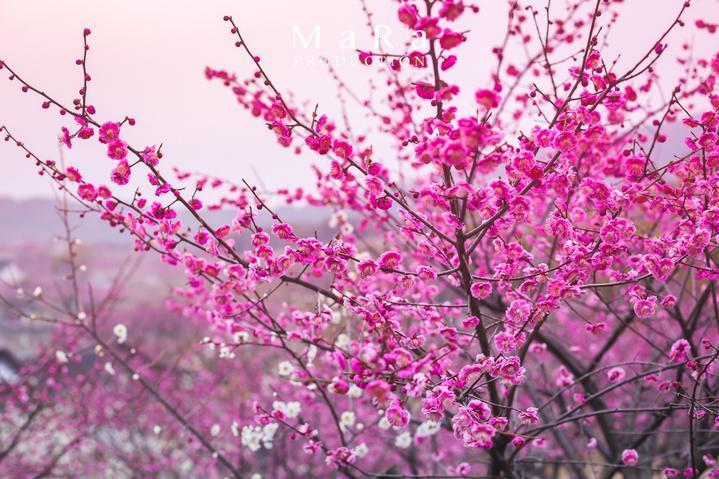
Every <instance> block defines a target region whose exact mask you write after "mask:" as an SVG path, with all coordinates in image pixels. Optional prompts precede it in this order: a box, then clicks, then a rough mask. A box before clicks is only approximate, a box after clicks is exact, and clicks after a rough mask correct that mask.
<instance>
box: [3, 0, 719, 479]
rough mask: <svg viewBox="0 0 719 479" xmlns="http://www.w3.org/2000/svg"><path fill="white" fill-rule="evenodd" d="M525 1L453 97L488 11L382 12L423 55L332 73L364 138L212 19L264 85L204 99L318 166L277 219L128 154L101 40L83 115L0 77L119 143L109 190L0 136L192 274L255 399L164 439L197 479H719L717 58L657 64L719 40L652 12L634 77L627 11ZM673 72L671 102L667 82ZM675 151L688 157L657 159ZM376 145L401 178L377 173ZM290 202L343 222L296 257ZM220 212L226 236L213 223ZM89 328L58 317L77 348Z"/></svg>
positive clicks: (243, 390)
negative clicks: (661, 68) (480, 70)
mask: <svg viewBox="0 0 719 479" xmlns="http://www.w3.org/2000/svg"><path fill="white" fill-rule="evenodd" d="M529 3H530V4H529V5H528V6H525V5H524V2H509V12H510V14H509V19H508V27H507V32H506V36H505V37H504V38H502V39H499V40H498V41H497V43H498V45H497V46H495V47H493V48H492V54H493V55H494V58H495V62H494V64H493V65H491V66H488V68H489V69H490V70H491V79H490V81H489V82H488V83H487V84H476V81H475V79H473V78H463V79H462V83H461V84H453V83H448V81H447V80H446V77H447V75H448V74H449V73H447V72H448V71H449V72H451V70H452V69H453V68H454V67H455V65H456V64H457V63H458V62H461V61H462V58H458V55H457V54H455V53H454V51H455V49H456V48H457V47H458V46H460V45H461V44H462V43H463V42H465V41H466V39H467V36H468V35H471V32H466V31H464V30H463V27H462V24H463V22H464V21H465V20H466V17H468V16H470V15H475V14H480V15H481V12H480V8H479V7H478V6H477V5H474V4H469V3H467V2H463V1H462V0H402V1H399V2H393V4H394V8H396V10H397V19H398V21H399V22H400V23H401V24H402V25H403V26H404V27H406V29H407V38H408V40H411V39H417V38H421V39H424V40H425V43H426V49H421V50H408V51H402V52H384V51H362V52H358V57H359V60H360V62H361V63H363V64H364V66H365V67H366V68H368V69H371V71H372V72H373V74H374V75H376V76H377V77H378V78H381V79H382V83H381V85H382V87H381V88H378V89H377V90H378V91H377V92H376V93H379V95H374V96H373V98H369V99H361V98H360V97H359V96H358V95H356V94H355V93H354V92H352V91H351V90H350V89H349V87H348V86H347V85H346V84H345V83H344V82H343V81H342V80H341V79H340V77H339V75H338V74H337V73H336V72H334V71H331V74H333V75H334V76H335V79H336V81H337V85H338V89H339V91H340V92H341V93H343V94H342V95H339V96H338V98H345V97H351V98H354V99H357V100H358V103H359V105H360V107H361V108H362V109H363V111H364V112H365V114H366V119H367V123H371V124H372V125H373V126H372V129H371V132H370V133H368V134H366V135H357V134H355V133H354V130H353V129H352V127H351V124H350V122H348V121H347V120H346V118H345V119H342V118H340V119H332V118H329V117H328V116H327V115H324V114H322V112H321V111H320V109H319V108H314V109H309V110H308V109H305V108H304V107H302V106H301V105H299V104H295V103H294V102H293V101H291V100H290V96H289V94H288V93H287V91H286V90H285V89H284V86H283V85H279V84H277V83H275V82H274V81H273V79H272V77H271V72H270V71H267V69H265V67H264V66H263V63H262V61H261V58H260V57H259V56H258V55H259V53H260V50H261V48H262V47H261V46H259V47H257V49H254V48H256V47H255V46H252V47H251V46H250V45H251V39H248V38H245V37H244V36H243V34H242V30H241V25H240V22H238V21H236V20H235V19H234V18H233V17H231V16H227V17H225V18H224V22H225V23H226V25H227V27H228V29H229V31H230V34H231V35H232V41H234V42H235V45H236V47H237V48H238V51H239V52H241V54H243V55H246V56H248V57H249V58H250V59H251V60H252V63H253V65H254V71H253V72H250V74H249V76H248V78H247V79H242V77H238V76H237V75H235V74H232V73H229V72H227V71H225V70H220V69H214V68H209V67H208V68H207V70H206V72H205V74H206V76H207V78H208V79H209V80H211V81H213V82H215V83H219V84H220V85H223V86H225V87H227V88H228V89H229V92H230V94H231V96H233V97H234V100H236V101H237V102H238V103H239V105H240V106H241V107H242V108H244V109H245V110H247V111H248V112H250V114H251V116H253V117H255V118H256V119H257V121H261V122H263V123H264V124H266V125H267V128H268V130H269V132H268V134H270V135H274V136H275V137H276V139H277V142H278V143H279V144H280V146H281V147H284V148H293V149H295V150H296V151H297V152H311V153H312V154H314V155H315V156H316V162H314V163H313V164H312V165H310V164H308V166H307V167H308V168H310V167H312V168H313V171H314V172H315V173H316V180H317V181H316V188H314V189H313V190H311V191H304V190H302V189H298V188H296V185H287V188H286V189H281V190H279V191H276V192H274V195H273V197H274V198H275V199H273V200H272V201H270V200H269V199H268V198H269V196H268V193H267V192H262V191H260V190H258V189H257V188H256V187H255V186H253V185H251V184H249V183H248V182H246V181H244V180H243V181H234V182H233V181H231V180H230V179H222V180H220V179H216V178H210V177H204V176H201V175H196V174H189V173H185V172H180V171H177V170H168V169H167V168H166V167H165V165H166V164H171V163H172V158H165V157H163V154H162V150H161V147H160V148H158V147H156V146H144V145H143V146H133V145H130V144H128V143H127V142H126V141H125V140H124V139H123V138H124V134H125V131H126V130H127V129H129V128H132V127H134V126H135V120H134V119H132V118H129V117H127V118H124V119H111V118H103V117H102V116H101V111H102V109H101V105H92V104H90V103H89V102H88V101H87V98H88V97H87V92H88V87H89V84H90V83H91V81H90V80H91V77H90V75H89V73H88V71H87V69H86V59H87V54H88V50H89V46H88V45H89V44H88V41H89V38H90V30H89V29H86V30H85V32H84V36H83V38H84V45H85V49H84V51H83V56H82V58H81V59H79V60H77V62H76V63H77V65H79V67H80V68H81V69H82V74H83V84H82V87H81V88H80V90H79V93H78V95H77V97H76V98H75V99H73V100H72V102H71V103H66V102H65V101H64V100H62V99H60V97H55V96H51V95H50V94H49V93H46V92H47V89H45V88H44V87H43V88H41V87H40V86H37V85H35V84H34V83H31V82H30V81H29V80H27V79H26V78H24V77H23V76H22V74H21V72H17V71H16V70H15V69H14V68H13V66H12V65H9V64H7V63H0V65H2V66H3V68H4V69H3V71H4V72H6V74H7V75H8V76H9V79H10V81H11V82H12V83H13V84H14V85H16V86H19V87H20V88H21V89H22V91H23V92H27V93H32V94H35V95H37V96H38V98H39V102H40V103H41V105H42V107H43V108H44V109H46V110H50V111H52V112H55V113H58V114H60V115H63V117H64V118H66V119H67V125H66V127H64V128H63V129H62V136H61V138H62V141H63V143H64V144H65V146H66V147H67V148H71V147H72V148H82V143H83V142H92V141H99V142H100V143H102V144H104V145H106V146H107V156H108V158H109V159H108V160H106V161H107V165H108V168H107V170H108V174H107V181H106V182H105V183H104V184H95V183H91V182H89V181H87V180H86V179H85V178H84V177H83V174H82V172H81V171H80V170H79V169H78V168H77V167H75V166H67V167H65V166H63V165H61V164H60V163H58V162H55V161H52V160H46V159H42V158H40V157H38V156H36V155H35V154H34V153H33V150H32V148H31V146H30V145H26V144H25V143H23V141H22V140H21V139H20V138H18V137H16V136H15V135H14V134H13V133H12V130H11V129H10V128H9V127H3V128H2V134H3V135H4V137H5V139H6V140H7V141H9V142H11V143H13V144H14V145H16V146H17V147H19V148H20V150H21V151H22V152H23V153H24V154H25V156H26V157H27V158H28V159H30V160H32V161H34V162H35V164H36V166H37V168H38V171H39V173H40V174H41V175H49V176H50V177H51V178H53V179H54V180H55V181H56V182H57V184H58V185H59V187H60V188H61V189H62V190H64V191H65V192H66V194H68V195H70V196H72V197H74V199H75V200H77V202H78V203H79V204H80V205H81V206H82V208H83V214H89V213H91V212H94V213H97V214H98V215H100V216H101V218H102V219H104V220H105V221H106V222H107V223H108V225H110V226H111V227H114V228H118V229H121V230H123V231H124V232H125V233H126V234H128V235H131V236H132V237H133V238H134V241H135V249H136V250H137V251H138V252H147V253H153V254H157V255H160V256H161V258H162V259H163V260H164V261H165V262H166V263H168V264H170V265H173V266H176V267H177V269H178V271H183V272H184V274H185V275H186V285H185V287H184V288H182V289H180V290H178V291H176V299H175V301H176V303H175V307H176V308H177V310H178V311H182V312H183V314H184V315H186V316H190V317H194V318H202V319H203V320H204V321H206V323H207V327H208V328H210V329H211V330H212V333H211V334H209V335H208V337H207V338H206V339H205V340H203V343H204V345H205V347H209V348H213V350H215V351H217V353H218V354H219V355H221V356H223V357H224V358H226V359H228V361H229V362H231V363H234V369H231V370H239V371H244V372H243V373H242V374H244V375H245V376H247V377H248V378H253V384H255V385H254V386H252V387H250V386H248V384H249V383H250V380H249V379H248V382H247V383H245V384H244V385H243V384H234V386H235V387H236V388H237V389H236V390H235V391H234V394H235V395H236V397H238V398H241V402H242V404H243V405H245V407H247V406H248V405H251V410H249V409H247V410H243V409H242V408H241V407H240V408H239V409H240V411H239V412H238V410H237V409H235V410H233V408H232V407H225V408H221V409H218V411H219V412H220V413H221V414H217V416H218V417H216V418H213V419H212V421H211V422H212V423H213V427H211V428H210V429H209V430H207V431H206V430H205V429H203V428H200V427H196V426H193V423H194V422H199V423H203V424H208V425H209V423H208V421H207V419H206V418H196V419H195V418H190V419H187V418H185V417H184V416H182V415H180V414H179V413H178V414H176V415H172V417H174V419H175V420H176V421H177V423H178V424H179V426H178V427H179V428H181V429H184V430H185V431H186V432H187V431H189V434H191V435H193V437H194V438H195V439H196V440H198V441H199V444H200V445H201V446H203V447H200V448H197V449H195V450H194V452H193V454H195V456H193V457H197V458H198V459H197V460H198V461H200V460H202V462H201V464H202V465H203V466H202V467H204V468H206V471H207V472H206V473H207V474H208V475H209V476H210V477H215V476H216V477H226V476H229V477H253V475H255V476H254V477H258V475H261V474H268V475H269V477H336V476H346V477H465V476H467V477H487V476H489V477H510V478H515V477H517V478H518V477H551V476H552V475H554V477H566V476H567V475H570V476H571V477H579V478H588V477H605V478H610V477H613V476H615V475H616V474H619V473H621V474H622V475H623V476H624V477H657V476H656V474H664V475H665V476H667V477H674V476H681V475H683V476H684V477H699V475H700V474H703V473H706V474H708V477H717V476H719V469H717V468H715V462H714V457H715V456H716V454H717V453H719V434H717V426H719V419H718V417H719V402H718V399H719V398H718V397H717V388H719V381H718V380H717V358H719V349H717V340H718V333H719V304H718V303H717V291H716V285H715V281H716V279H717V277H718V275H719V266H718V265H719V252H718V250H717V247H718V246H719V237H718V236H717V234H718V233H719V202H718V201H719V143H718V140H717V129H718V127H719V85H717V79H718V78H719V55H715V56H713V57H710V58H695V57H694V56H693V55H692V53H691V49H690V48H689V47H688V46H686V48H684V49H682V52H683V53H681V54H680V55H679V57H678V58H676V59H670V58H665V57H666V56H667V55H666V54H665V53H666V51H667V47H668V43H669V42H670V41H672V40H673V39H675V37H676V34H677V31H680V30H681V29H685V30H686V29H689V28H694V29H698V34H699V35H700V38H703V39H708V38H709V39H710V38H712V37H710V36H709V35H712V34H713V33H714V32H715V30H716V26H715V25H713V24H710V23H707V22H705V21H700V22H696V23H695V24H694V25H685V20H684V17H685V15H686V14H687V12H688V11H690V10H691V5H690V4H689V2H686V3H684V2H683V1H682V2H666V6H667V8H668V6H669V5H671V7H672V8H676V10H677V13H676V17H675V19H674V20H673V21H672V22H670V23H669V24H668V25H666V26H665V27H664V30H663V33H662V34H661V35H660V36H659V37H658V38H656V39H653V40H652V43H651V45H650V47H649V48H648V49H647V51H646V52H645V53H644V54H643V55H641V56H640V57H639V58H636V59H635V60H634V61H633V63H632V65H631V66H630V67H628V68H625V69H622V68H620V67H619V66H617V62H616V59H614V58H610V57H607V56H606V54H605V51H606V46H607V44H608V43H609V42H611V34H610V30H611V26H612V25H613V24H614V23H615V22H616V19H617V11H618V4H621V3H622V2H621V1H607V0H596V1H591V2H586V1H569V2H567V5H566V6H564V7H562V8H561V9H560V8H559V7H558V6H557V5H554V4H553V3H552V2H547V4H546V5H545V6H544V7H543V8H542V9H538V8H537V7H536V6H533V5H535V4H536V2H529ZM662 5H663V6H664V3H663V4H662ZM363 7H364V12H365V14H366V16H367V22H368V25H369V26H370V27H372V22H373V20H372V18H373V17H372V14H371V12H370V11H369V8H368V7H367V6H366V5H364V4H363ZM248 42H249V43H248ZM414 44H415V43H414V42H412V45H414ZM408 45H410V43H409V41H408ZM516 46H520V47H521V48H523V49H524V51H525V52H526V55H525V56H526V59H525V60H522V61H518V60H517V58H515V56H514V55H509V54H508V52H509V49H511V48H513V47H516ZM262 53H263V54H270V53H271V52H262ZM671 61H676V62H677V64H678V66H679V68H680V69H681V71H682V75H681V77H680V79H679V81H678V82H677V83H676V84H675V85H674V84H672V85H667V84H666V82H664V81H663V78H662V77H661V76H660V75H659V74H658V72H657V70H656V68H655V67H656V66H657V65H658V64H659V63H660V62H671ZM460 89H462V90H471V91H473V92H476V93H475V95H474V100H475V101H473V102H471V104H469V103H465V102H461V101H459V100H458V95H459V93H460ZM666 91H668V92H669V95H668V97H664V96H663V95H662V92H666ZM296 93H301V92H296ZM342 101H343V100H342ZM677 136H678V140H679V142H682V141H683V143H682V144H683V146H682V149H681V151H679V152H677V154H676V155H675V156H672V157H669V158H667V157H666V155H664V156H663V155H661V154H660V150H661V149H660V148H659V145H660V144H662V143H667V142H668V141H670V140H676V139H677V138H674V137H677ZM380 138H383V140H382V141H389V143H391V144H392V145H393V149H392V159H391V161H390V160H387V159H384V160H383V159H382V158H379V157H378V156H379V155H376V154H375V153H374V151H373V148H372V145H373V143H375V142H378V141H380V140H379V139H380ZM387 139H389V140H387ZM675 143H676V141H675ZM397 163H399V164H401V165H403V168H402V169H397V168H395V167H394V166H393V165H395V164H397ZM207 190H213V191H215V192H219V193H220V196H221V200H220V201H218V202H213V201H211V200H208V199H206V198H205V196H204V194H205V193H206V191H207ZM278 196H279V197H280V198H281V199H283V200H285V201H286V202H287V203H300V204H303V205H304V206H305V207H308V208H317V209H322V210H323V211H325V210H327V209H329V210H330V211H332V213H333V215H332V217H333V232H332V234H330V235H327V236H326V237H321V236H319V235H302V234H299V233H298V229H297V227H296V225H294V227H293V225H292V224H289V223H288V222H285V221H284V220H283V218H282V217H281V215H280V214H278V212H277V211H278V210H277V209H276V204H277V201H276V197H278ZM215 209H226V210H230V211H232V212H233V213H234V220H233V221H231V222H229V223H227V224H212V221H211V219H210V216H208V215H207V212H208V211H211V210H215ZM183 215H184V216H183ZM268 225H269V226H268ZM288 290H289V291H292V292H293V293H294V295H293V296H291V297H292V298H293V300H292V301H288V300H286V299H283V298H285V297H283V296H281V295H282V294H284V293H285V292H287V291H288ZM86 308H87V305H86V304H83V303H81V302H78V304H77V305H76V306H75V309H74V310H71V314H73V315H74V316H75V317H76V318H77V320H76V324H75V326H76V327H78V328H84V329H88V328H90V329H89V331H90V332H92V331H93V330H92V329H91V326H90V325H88V321H89V316H88V315H86V314H84V313H83V311H85V310H86ZM95 340H98V338H97V337H95ZM198 341H199V339H198ZM117 361H118V358H115V362H117ZM110 364H112V361H110ZM120 369H123V371H120ZM113 371H115V372H117V373H118V374H119V373H120V372H123V373H128V374H132V372H131V370H128V368H126V367H125V368H120V367H119V366H116V367H114V368H113ZM128 371H129V372H128ZM223 371H225V369H221V368H220V369H217V370H214V371H213V373H215V374H221V373H222V372H223ZM253 373H254V374H255V375H259V377H254V376H253ZM198 374H199V371H198ZM147 387H150V388H152V384H150V383H148V384H147ZM109 391H112V389H109ZM208 394H210V393H209V392H208ZM153 398H154V400H155V402H156V405H155V406H151V405H148V406H147V407H157V404H159V406H169V404H163V401H165V402H166V400H165V399H162V396H161V395H159V394H158V395H156V396H153ZM228 401H231V399H228ZM150 402H152V401H150ZM230 403H231V402H230ZM235 406H236V404H235ZM165 410H166V411H167V410H169V409H168V408H167V407H165ZM242 411H245V412H244V413H243V412H242ZM214 424H217V428H214ZM233 432H234V434H235V435H237V436H238V439H237V440H235V439H233V436H232V435H231V434H232V433H233ZM278 449H279V450H280V451H282V452H281V453H280V454H272V453H271V452H270V451H276V450H278ZM203 457H204V459H201V458H203ZM0 458H2V456H0ZM138 460H139V459H138ZM0 464H1V463H0ZM167 467H169V466H167ZM167 471H170V469H167ZM156 472H157V474H159V475H160V476H161V475H162V473H163V469H162V467H160V468H159V469H158V470H157V471H156ZM167 474H168V477H170V475H171V473H170V472H167Z"/></svg>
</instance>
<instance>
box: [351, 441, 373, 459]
mask: <svg viewBox="0 0 719 479" xmlns="http://www.w3.org/2000/svg"><path fill="white" fill-rule="evenodd" d="M352 452H354V453H355V456H357V457H365V456H366V455H367V453H368V452H369V448H368V447H367V444H365V443H361V444H358V445H357V446H356V447H355V448H354V449H352Z"/></svg>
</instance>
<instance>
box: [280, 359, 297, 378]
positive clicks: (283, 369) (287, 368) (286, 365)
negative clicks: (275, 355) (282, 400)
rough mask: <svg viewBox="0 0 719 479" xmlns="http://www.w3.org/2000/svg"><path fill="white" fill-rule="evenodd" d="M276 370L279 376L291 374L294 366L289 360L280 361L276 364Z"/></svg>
mask: <svg viewBox="0 0 719 479" xmlns="http://www.w3.org/2000/svg"><path fill="white" fill-rule="evenodd" d="M277 370H278V371H279V373H280V376H291V375H292V373H293V372H294V371H295V367H294V366H293V365H292V363H291V362H289V361H282V362H281V363H280V364H278V365H277Z"/></svg>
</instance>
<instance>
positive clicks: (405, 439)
mask: <svg viewBox="0 0 719 479" xmlns="http://www.w3.org/2000/svg"><path fill="white" fill-rule="evenodd" d="M394 445H395V446H397V447H399V448H401V449H407V448H408V447H409V446H411V445H412V435H411V434H410V433H409V431H405V432H403V433H402V434H400V435H399V436H397V437H396V438H395V439H394Z"/></svg>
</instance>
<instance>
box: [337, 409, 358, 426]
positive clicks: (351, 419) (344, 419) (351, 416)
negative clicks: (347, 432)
mask: <svg viewBox="0 0 719 479" xmlns="http://www.w3.org/2000/svg"><path fill="white" fill-rule="evenodd" d="M355 420H356V416H355V413H353V412H352V411H345V412H343V413H342V414H340V426H342V428H343V429H344V428H347V427H352V426H354V424H355Z"/></svg>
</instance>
